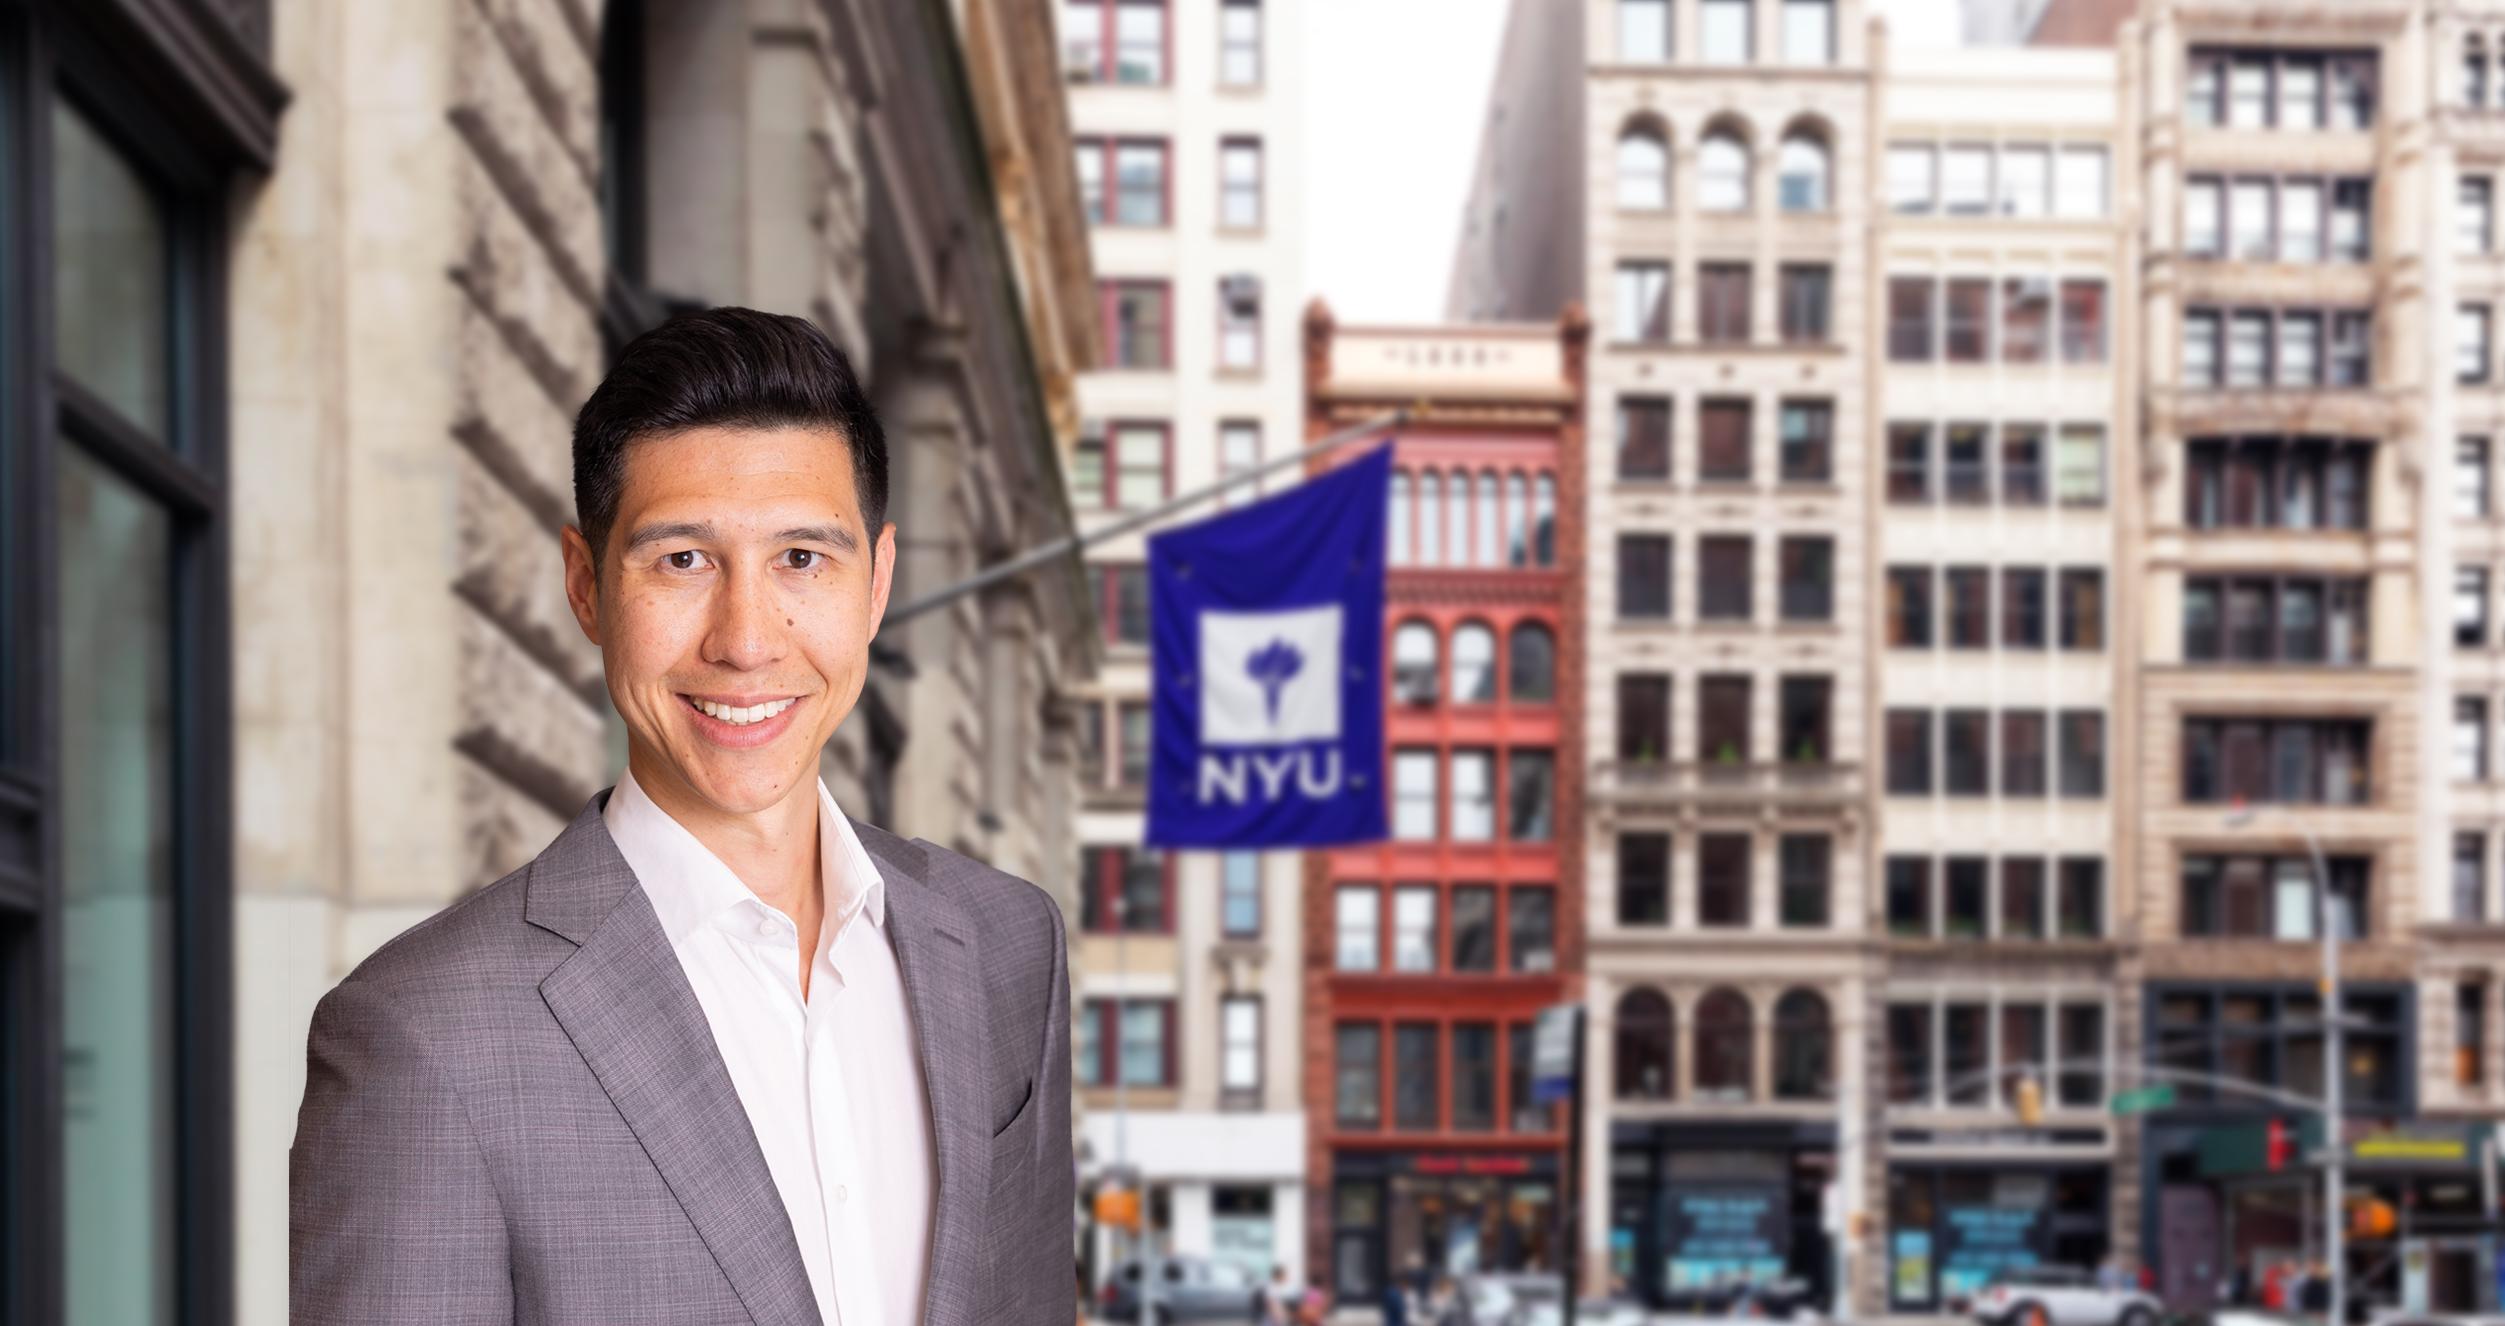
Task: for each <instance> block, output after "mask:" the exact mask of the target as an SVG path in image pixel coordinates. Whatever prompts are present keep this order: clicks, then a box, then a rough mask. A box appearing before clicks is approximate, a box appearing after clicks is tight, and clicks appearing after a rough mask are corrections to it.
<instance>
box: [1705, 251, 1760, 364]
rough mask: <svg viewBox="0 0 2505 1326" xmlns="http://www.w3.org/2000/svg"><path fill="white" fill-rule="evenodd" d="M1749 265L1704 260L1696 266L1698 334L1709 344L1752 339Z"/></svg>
mask: <svg viewBox="0 0 2505 1326" xmlns="http://www.w3.org/2000/svg"><path fill="white" fill-rule="evenodd" d="M1748 303H1749V290H1748V264H1746V263H1731V262H1708V263H1700V264H1698V266H1697V268H1696V335H1697V337H1698V339H1700V340H1703V341H1705V342H1706V343H1708V344H1733V343H1745V342H1746V341H1747V340H1748Z"/></svg>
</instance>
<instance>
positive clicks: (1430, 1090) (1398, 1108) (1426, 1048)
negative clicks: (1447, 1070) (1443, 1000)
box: [1392, 1022, 1443, 1132]
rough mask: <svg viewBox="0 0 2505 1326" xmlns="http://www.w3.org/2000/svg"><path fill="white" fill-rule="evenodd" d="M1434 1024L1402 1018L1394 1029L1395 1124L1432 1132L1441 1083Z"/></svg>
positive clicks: (1409, 1130) (1438, 1051)
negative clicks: (1402, 1020)
mask: <svg viewBox="0 0 2505 1326" xmlns="http://www.w3.org/2000/svg"><path fill="white" fill-rule="evenodd" d="M1440 1058H1441V1047H1440V1046H1438V1045H1437V1044H1436V1029H1435V1024H1434V1023H1431V1022H1403V1023H1401V1024H1399V1025H1398V1026H1396V1027H1394V1028H1393V1029H1392V1126H1393V1127H1394V1128H1398V1129H1401V1130H1403V1131H1405V1132H1431V1131H1433V1130H1434V1128H1435V1126H1436V1124H1437V1122H1438V1121H1437V1119H1436V1117H1435V1116H1436V1099H1435V1096H1436V1088H1437V1087H1438V1086H1440V1085H1442V1082H1443V1069H1442V1065H1441V1064H1440V1063H1439V1062H1438V1060H1439V1059H1440Z"/></svg>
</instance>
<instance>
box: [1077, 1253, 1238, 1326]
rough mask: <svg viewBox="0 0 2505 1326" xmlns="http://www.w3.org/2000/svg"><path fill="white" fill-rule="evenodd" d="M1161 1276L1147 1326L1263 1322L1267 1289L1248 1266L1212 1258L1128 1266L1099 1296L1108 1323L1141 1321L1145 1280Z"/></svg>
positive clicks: (1099, 1311)
mask: <svg viewBox="0 0 2505 1326" xmlns="http://www.w3.org/2000/svg"><path fill="white" fill-rule="evenodd" d="M1152 1269H1153V1271H1154V1274H1155V1275H1156V1290H1157V1292H1156V1294H1155V1296H1154V1300H1153V1301H1152V1302H1150V1303H1149V1305H1148V1319H1147V1320H1146V1321H1145V1322H1142V1323H1141V1326H1166V1323H1168V1322H1187V1321H1224V1322H1254V1321H1259V1320H1260V1314H1261V1286H1260V1285H1259V1284H1258V1283H1256V1282H1255V1281H1254V1279H1253V1278H1252V1276H1251V1275H1250V1274H1249V1273H1247V1272H1246V1271H1245V1270H1244V1268H1243V1267H1240V1266H1237V1265H1235V1264H1234V1263H1232V1262H1213V1261H1211V1260H1209V1259H1208V1258H1206V1257H1160V1258H1158V1259H1156V1261H1155V1263H1154V1265H1153V1268H1151V1267H1143V1266H1142V1265H1141V1263H1140V1262H1139V1261H1138V1260H1136V1259H1135V1260H1131V1261H1126V1262H1123V1263H1122V1264H1121V1265H1119V1266H1116V1267H1115V1268H1114V1271H1113V1274H1112V1275H1111V1276H1108V1277H1107V1278H1106V1280H1105V1287H1104V1289H1103V1290H1101V1291H1100V1292H1099V1293H1098V1294H1097V1296H1096V1315H1097V1316H1098V1317H1101V1318H1103V1319H1104V1320H1106V1321H1123V1322H1138V1321H1140V1312H1139V1309H1140V1288H1141V1283H1140V1282H1141V1279H1142V1277H1143V1276H1144V1275H1145V1274H1147V1273H1148V1272H1149V1271H1150V1270H1152Z"/></svg>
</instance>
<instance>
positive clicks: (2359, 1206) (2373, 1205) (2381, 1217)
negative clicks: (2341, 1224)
mask: <svg viewBox="0 0 2505 1326" xmlns="http://www.w3.org/2000/svg"><path fill="white" fill-rule="evenodd" d="M2399 1223H2400V1216H2399V1213H2397V1212H2395V1211H2394V1210H2393V1209H2392V1204H2391V1203H2390V1202H2387V1201H2385V1200H2383V1199H2382V1198H2380V1197H2369V1198H2367V1199H2365V1200H2364V1201H2360V1202H2351V1203H2349V1209H2348V1232H2349V1233H2351V1234H2354V1235H2356V1236H2357V1237H2359V1238H2363V1239H2388V1238H2390V1237H2392V1230H2393V1228H2394V1227H2395V1226H2397V1225H2398V1224H2399Z"/></svg>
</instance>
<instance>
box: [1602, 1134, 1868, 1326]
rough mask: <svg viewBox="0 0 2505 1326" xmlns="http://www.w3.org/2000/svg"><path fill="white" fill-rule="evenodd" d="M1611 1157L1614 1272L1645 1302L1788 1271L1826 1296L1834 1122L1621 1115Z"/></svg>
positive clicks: (1713, 1297) (1720, 1290)
mask: <svg viewBox="0 0 2505 1326" xmlns="http://www.w3.org/2000/svg"><path fill="white" fill-rule="evenodd" d="M1609 1169H1610V1196H1609V1212H1610V1217H1609V1224H1610V1228H1609V1256H1610V1276H1611V1278H1612V1279H1613V1280H1618V1281H1622V1282H1623V1283H1624V1284H1625V1285H1626V1287H1627V1288H1628V1289H1629V1290H1631V1291H1632V1292H1634V1293H1636V1294H1637V1295H1639V1296H1641V1297H1642V1298H1643V1299H1644V1301H1645V1302H1647V1303H1649V1304H1651V1305H1653V1306H1655V1307H1673V1308H1677V1307H1685V1308H1699V1307H1706V1306H1709V1305H1711V1304H1713V1303H1714V1302H1716V1301H1718V1300H1719V1299H1720V1298H1722V1297H1723V1296H1726V1295H1727V1294H1728V1293H1729V1292H1730V1291H1731V1290H1732V1289H1733V1288H1734V1287H1736V1286H1738V1285H1742V1284H1753V1283H1761V1282H1764V1281H1768V1280H1773V1279H1777V1278H1779V1277H1784V1276H1791V1277H1796V1278H1798V1279H1801V1280H1803V1281H1806V1282H1807V1283H1808V1284H1809V1285H1810V1286H1811V1287H1812V1292H1813V1295H1814V1297H1815V1298H1816V1299H1818V1300H1819V1301H1821V1302H1823V1301H1825V1298H1826V1294H1827V1287H1828V1285H1829V1284H1830V1283H1831V1282H1832V1280H1833V1264H1832V1263H1833V1258H1834V1252H1833V1245H1832V1243H1831V1242H1830V1240H1829V1239H1828V1236H1827V1231H1826V1228H1825V1225H1824V1223H1823V1213H1824V1211H1825V1210H1826V1205H1827V1198H1826V1193H1827V1189H1828V1188H1829V1186H1830V1185H1832V1183H1833V1182H1834V1179H1835V1129H1834V1127H1833V1126H1832V1125H1828V1124H1795V1123H1767V1124H1687V1123H1620V1124H1618V1125H1616V1126H1615V1128H1614V1129H1612V1132H1611V1138H1610V1156H1609Z"/></svg>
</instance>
